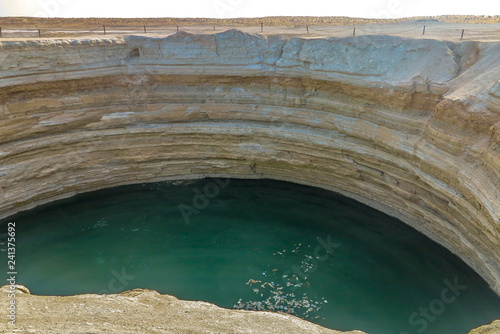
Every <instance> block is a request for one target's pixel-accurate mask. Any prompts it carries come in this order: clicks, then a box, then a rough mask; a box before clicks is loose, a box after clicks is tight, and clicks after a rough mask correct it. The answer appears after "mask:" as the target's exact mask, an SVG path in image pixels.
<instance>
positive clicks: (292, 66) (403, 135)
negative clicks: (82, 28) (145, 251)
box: [0, 30, 500, 294]
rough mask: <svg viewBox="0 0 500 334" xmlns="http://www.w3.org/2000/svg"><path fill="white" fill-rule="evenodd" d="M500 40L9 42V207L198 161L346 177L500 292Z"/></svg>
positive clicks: (267, 174) (4, 125)
mask: <svg viewBox="0 0 500 334" xmlns="http://www.w3.org/2000/svg"><path fill="white" fill-rule="evenodd" d="M499 55H500V43H499V42H474V41H467V42H450V41H437V40H429V39H418V40H417V39H405V38H400V37H391V36H361V37H351V38H319V39H306V38H298V37H286V36H278V35H276V36H261V35H252V34H246V33H242V32H239V31H235V30H231V31H227V32H223V33H218V34H213V35H203V34H200V35H193V34H188V33H184V32H180V33H177V34H174V35H170V36H167V37H164V38H148V37H140V36H125V37H113V38H109V39H105V38H99V39H74V40H56V39H53V40H38V41H5V42H1V43H0V87H1V88H0V129H1V133H0V218H5V217H7V216H9V215H12V214H14V213H16V212H18V211H21V210H27V209H30V208H33V207H35V206H37V205H39V204H42V203H47V202H50V201H54V200H56V199H60V198H65V197H69V196H72V195H74V194H77V193H81V192H87V191H92V190H96V189H100V188H105V187H112V186H118V185H124V184H132V183H143V182H154V181H161V180H179V179H195V178H202V177H206V176H212V177H220V176H224V177H235V178H272V179H278V180H286V181H291V182H296V183H301V184H307V185H312V186H316V187H321V188H324V189H329V190H333V191H336V192H340V193H343V194H345V195H347V196H349V197H352V198H354V199H357V200H359V201H361V202H364V203H366V204H368V205H371V206H373V207H375V208H377V209H379V210H381V211H384V212H386V213H389V214H391V215H393V216H396V217H398V218H400V219H401V220H403V221H404V222H406V223H408V224H410V225H411V226H413V227H414V228H416V229H417V230H419V231H421V232H422V233H424V234H426V235H427V236H429V237H431V238H432V239H434V240H436V241H437V242H439V243H440V244H442V245H444V246H445V247H447V248H448V249H449V250H451V251H452V252H454V253H455V254H457V255H458V256H459V257H461V258H462V259H463V260H464V261H465V262H467V263H468V264H469V265H470V266H471V267H472V268H474V269H475V270H476V271H477V272H478V273H479V274H480V275H482V277H484V279H485V280H486V281H487V282H488V283H489V284H490V286H491V287H492V289H494V290H495V291H496V292H497V293H499V294H500V177H499V175H500V145H499V144H500V82H499V81H498V78H500V61H499Z"/></svg>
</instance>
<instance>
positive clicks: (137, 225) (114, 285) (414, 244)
mask: <svg viewBox="0 0 500 334" xmlns="http://www.w3.org/2000/svg"><path fill="white" fill-rule="evenodd" d="M8 222H16V235H17V240H16V241H17V244H16V248H17V258H16V260H17V261H16V264H17V271H18V275H17V280H18V282H19V283H20V284H23V285H26V286H27V287H28V288H29V289H30V290H31V292H32V293H33V294H39V295H72V294H81V293H111V292H113V293H116V292H120V291H124V290H129V289H133V288H138V287H141V288H150V289H155V290H157V291H159V292H161V293H167V294H171V295H174V296H176V297H178V298H181V299H188V300H204V301H208V302H212V303H215V304H217V305H220V306H223V307H227V308H234V307H235V308H243V309H257V310H259V309H260V310H278V311H282V312H288V313H292V314H295V315H297V316H299V317H302V318H305V319H308V320H310V321H313V322H316V323H318V324H321V325H323V326H326V327H330V328H335V329H340V330H351V329H360V330H364V331H366V332H369V333H372V334H377V333H381V334H387V333H397V334H407V333H428V334H448V333H449V334H461V333H464V334H465V333H467V332H468V331H469V330H470V329H472V328H474V327H477V326H479V325H482V324H486V323H489V322H491V321H492V320H494V319H496V318H500V298H499V297H497V296H496V295H495V294H494V293H493V292H492V291H491V290H490V289H489V288H488V287H487V284H486V283H485V282H484V281H483V280H482V279H481V278H480V277H479V276H478V275H477V274H475V273H474V272H473V271H472V270H471V269H470V268H469V267H467V266H466V265H465V264H464V263H463V262H462V261H461V260H459V259H458V258H457V257H455V256H454V255H452V254H451V253H450V252H448V251H447V250H446V249H444V248H443V247H441V246H439V245H437V244H435V243H434V242H432V241H431V240H429V239H428V238H426V237H425V236H423V235H421V234H420V233H418V232H416V231H415V230H413V229H412V228H410V227H408V226H407V225H405V224H404V223H402V222H400V221H399V220H397V219H394V218H391V217H389V216H387V215H385V214H383V213H380V212H378V211H376V210H373V209H371V208H368V207H366V206H364V205H362V204H360V203H358V202H355V201H353V200H350V199H347V198H345V197H342V196H339V195H336V194H333V193H331V192H327V191H323V190H319V189H315V188H310V187H305V186H299V185H295V184H289V183H284V182H277V181H270V180H259V181H255V180H253V181H252V180H227V179H223V180H218V179H216V180H214V179H206V180H201V181H197V182H194V183H190V184H185V183H184V184H178V185H171V184H167V183H158V184H144V185H136V186H127V187H120V188H114V189H108V190H104V191H98V192H93V193H90V194H84V195H79V196H76V197H74V198H71V199H68V200H64V201H59V202H55V203H52V204H50V205H46V206H43V207H40V208H38V209H35V210H31V211H29V212H26V213H22V214H19V215H16V216H14V217H11V218H9V219H8V220H4V221H2V222H0V228H1V229H2V230H0V233H4V234H1V235H0V236H1V242H2V243H3V242H5V237H6V235H5V232H6V231H7V223H8ZM0 248H1V249H2V258H4V259H5V260H4V261H2V263H1V266H0V269H1V270H3V272H7V254H6V250H5V248H7V247H6V244H2V245H0Z"/></svg>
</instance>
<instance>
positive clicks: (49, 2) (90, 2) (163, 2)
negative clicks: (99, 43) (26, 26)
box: [0, 0, 500, 18]
mask: <svg viewBox="0 0 500 334" xmlns="http://www.w3.org/2000/svg"><path fill="white" fill-rule="evenodd" d="M443 14H475V15H500V1H498V0H473V1H471V0H468V1H464V0H453V1H451V0H445V1H440V0H354V1H353V0H337V1H335V0H301V1H297V0H176V1H174V0H133V1H132V0H0V16H41V17H216V18H223V17H258V16H288V15H292V16H294V15H295V16H297V15H310V16H354V17H374V18H396V17H405V16H421V15H443Z"/></svg>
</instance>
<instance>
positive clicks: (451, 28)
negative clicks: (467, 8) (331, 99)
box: [0, 22, 500, 42]
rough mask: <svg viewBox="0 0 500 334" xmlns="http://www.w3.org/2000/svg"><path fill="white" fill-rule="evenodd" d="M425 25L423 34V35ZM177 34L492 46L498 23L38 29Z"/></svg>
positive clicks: (23, 32) (10, 34) (33, 34)
mask: <svg viewBox="0 0 500 334" xmlns="http://www.w3.org/2000/svg"><path fill="white" fill-rule="evenodd" d="M424 25H425V34H424V33H423V32H424ZM177 29H179V31H186V32H190V33H198V34H200V33H201V34H214V33H218V32H222V31H226V30H229V29H239V30H241V31H244V32H247V33H256V34H263V35H278V34H279V35H289V36H299V37H303V38H324V37H350V36H353V34H355V36H358V37H362V36H369V35H391V36H399V37H405V38H418V39H422V38H427V39H437V40H446V41H453V42H457V41H460V40H461V38H462V30H464V35H463V40H464V41H471V40H474V41H482V42H493V41H500V23H495V24H454V23H441V22H402V23H392V24H368V25H359V26H316V25H315V26H312V25H311V26H305V25H300V26H274V27H273V26H264V27H263V30H262V28H261V27H260V26H246V27H245V26H229V25H225V26H221V25H219V26H214V25H210V26H208V25H193V26H179V27H178V28H177V26H146V33H145V32H144V27H143V26H141V27H131V26H128V27H126V26H122V27H118V26H109V27H106V35H104V30H103V27H102V26H101V27H95V26H94V27H88V28H81V29H64V30H63V29H55V28H46V29H41V31H40V34H41V37H42V39H47V38H62V37H64V38H71V37H74V38H87V37H89V38H96V37H103V36H106V37H113V36H124V35H137V34H139V35H145V34H146V35H148V36H152V37H162V36H168V35H171V34H174V33H176V32H177ZM2 37H3V38H0V41H7V40H27V39H38V38H39V34H38V30H36V29H5V28H4V29H2Z"/></svg>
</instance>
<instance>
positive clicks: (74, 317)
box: [0, 285, 482, 334]
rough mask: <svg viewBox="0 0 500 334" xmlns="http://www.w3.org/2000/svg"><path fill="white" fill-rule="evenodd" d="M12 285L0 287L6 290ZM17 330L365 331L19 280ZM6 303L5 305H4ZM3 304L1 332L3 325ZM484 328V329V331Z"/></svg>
mask: <svg viewBox="0 0 500 334" xmlns="http://www.w3.org/2000/svg"><path fill="white" fill-rule="evenodd" d="M8 291H9V286H7V285H5V286H3V287H2V288H1V289H0V294H2V295H6V294H7V293H8ZM16 302H17V314H18V315H19V317H18V318H17V319H16V323H15V327H14V326H11V325H8V326H7V328H8V329H11V330H12V329H14V328H15V332H17V333H36V334H60V333H120V334H136V333H172V334H174V333H175V334H193V333H206V334H209V333H241V334H267V333H268V334H277V333H287V334H288V333H290V334H304V333H310V334H341V333H346V334H363V332H360V331H349V332H339V331H335V330H331V329H327V328H324V327H321V326H319V325H316V324H313V323H310V322H308V321H305V320H302V319H300V318H297V317H294V316H292V315H289V314H285V313H276V312H253V311H242V310H227V309H224V308H221V307H218V306H215V305H213V304H210V303H205V302H198V301H184V300H179V299H177V298H175V297H173V296H169V295H162V294H159V293H158V292H156V291H153V290H147V289H134V290H129V291H124V292H122V293H119V294H114V295H90V294H89V295H77V296H67V297H54V296H35V295H32V294H30V292H29V290H28V289H27V288H26V287H24V286H22V285H18V286H17V290H16ZM4 306H5V307H4ZM6 310H7V307H6V305H3V304H2V308H1V310H0V316H1V317H2V322H1V324H0V333H5V332H4V331H2V329H1V328H2V326H5V321H3V320H4V319H7V316H6ZM481 333H482V332H481Z"/></svg>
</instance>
